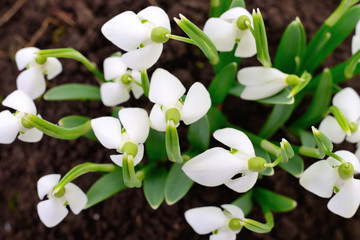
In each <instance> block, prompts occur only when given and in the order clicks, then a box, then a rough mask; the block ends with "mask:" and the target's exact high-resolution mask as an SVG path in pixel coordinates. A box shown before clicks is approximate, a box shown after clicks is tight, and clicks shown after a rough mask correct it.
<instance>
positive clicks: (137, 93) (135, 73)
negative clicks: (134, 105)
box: [130, 70, 144, 99]
mask: <svg viewBox="0 0 360 240" xmlns="http://www.w3.org/2000/svg"><path fill="white" fill-rule="evenodd" d="M131 76H132V77H133V79H134V80H135V81H136V82H138V83H140V84H141V73H140V72H138V71H135V70H134V71H131ZM130 86H131V91H132V92H133V94H134V97H135V98H136V99H139V98H140V97H141V96H142V95H143V94H144V90H143V88H142V87H141V86H139V85H138V84H136V83H134V82H132V83H130Z"/></svg>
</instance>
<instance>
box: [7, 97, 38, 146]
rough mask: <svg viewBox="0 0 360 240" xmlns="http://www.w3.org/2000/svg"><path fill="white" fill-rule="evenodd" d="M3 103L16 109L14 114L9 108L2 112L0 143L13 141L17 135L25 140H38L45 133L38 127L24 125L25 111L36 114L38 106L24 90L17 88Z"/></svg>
mask: <svg viewBox="0 0 360 240" xmlns="http://www.w3.org/2000/svg"><path fill="white" fill-rule="evenodd" d="M2 105H4V106H6V107H9V108H12V109H15V110H16V111H17V112H15V113H14V114H12V113H11V112H10V111H9V110H4V111H2V112H0V143H3V144H7V143H12V142H13V141H14V140H15V138H16V136H17V135H18V134H19V136H18V138H19V139H20V140H21V141H24V142H38V141H40V140H41V138H42V136H43V133H42V132H41V131H40V130H38V129H37V128H34V127H30V128H29V126H23V123H22V121H21V119H22V117H23V116H24V113H30V114H33V115H36V107H35V104H34V102H33V100H32V99H31V98H30V97H29V96H28V95H27V94H26V93H24V92H23V91H20V90H16V91H14V92H12V93H11V94H10V95H9V96H7V97H6V98H5V99H4V101H3V102H2Z"/></svg>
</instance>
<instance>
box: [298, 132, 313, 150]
mask: <svg viewBox="0 0 360 240" xmlns="http://www.w3.org/2000/svg"><path fill="white" fill-rule="evenodd" d="M298 131H299V136H300V141H301V145H303V146H307V147H311V148H314V147H315V146H316V143H315V140H314V137H313V135H312V133H309V132H308V131H305V130H302V129H299V130H298Z"/></svg>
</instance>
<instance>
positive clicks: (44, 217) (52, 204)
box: [37, 199, 69, 228]
mask: <svg viewBox="0 0 360 240" xmlns="http://www.w3.org/2000/svg"><path fill="white" fill-rule="evenodd" d="M37 211H38V214H39V217H40V220H41V222H42V223H43V224H44V225H45V226H46V227H48V228H51V227H55V226H56V225H58V224H59V223H60V222H61V221H62V220H63V219H64V218H65V217H66V215H67V214H68V213H69V211H68V210H67V209H66V207H65V206H64V205H62V203H61V202H60V201H57V200H54V199H49V200H45V201H41V202H39V204H38V205H37Z"/></svg>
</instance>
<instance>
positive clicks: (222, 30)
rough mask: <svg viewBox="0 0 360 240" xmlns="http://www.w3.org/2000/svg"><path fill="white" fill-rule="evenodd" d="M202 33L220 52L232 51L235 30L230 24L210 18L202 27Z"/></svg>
mask: <svg viewBox="0 0 360 240" xmlns="http://www.w3.org/2000/svg"><path fill="white" fill-rule="evenodd" d="M204 33H205V34H206V35H207V36H208V37H209V38H210V40H211V41H212V42H213V43H214V45H215V47H216V49H217V50H218V51H220V52H229V51H231V50H233V48H234V45H235V38H236V29H235V27H234V25H233V24H232V23H229V22H227V21H225V20H223V19H220V18H210V19H209V20H207V21H206V23H205V26H204Z"/></svg>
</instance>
